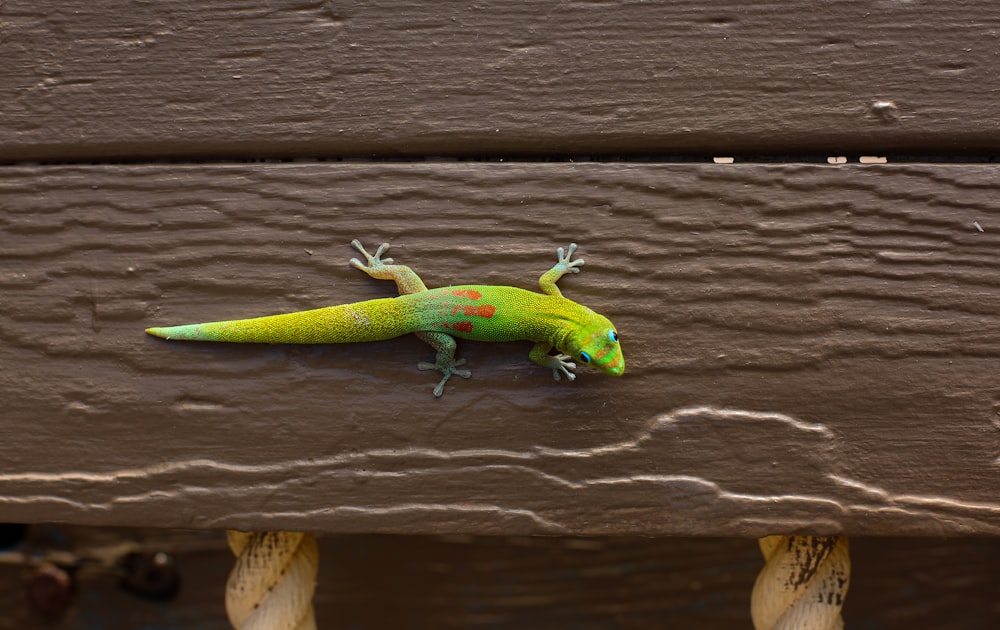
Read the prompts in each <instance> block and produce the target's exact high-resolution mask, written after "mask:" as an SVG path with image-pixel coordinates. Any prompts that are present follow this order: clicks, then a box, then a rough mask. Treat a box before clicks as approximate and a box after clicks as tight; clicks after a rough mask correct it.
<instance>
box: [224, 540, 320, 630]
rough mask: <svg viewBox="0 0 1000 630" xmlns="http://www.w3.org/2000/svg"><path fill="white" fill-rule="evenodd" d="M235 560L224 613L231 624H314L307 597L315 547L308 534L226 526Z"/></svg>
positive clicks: (309, 628)
mask: <svg viewBox="0 0 1000 630" xmlns="http://www.w3.org/2000/svg"><path fill="white" fill-rule="evenodd" d="M228 540H229V548H230V549H231V550H232V551H233V553H234V554H235V555H236V566H234V567H233V571H232V573H230V574H229V582H228V583H227V584H226V613H227V614H228V615H229V623H231V624H232V625H233V628H235V629H236V630H316V618H315V615H314V613H313V605H312V597H313V592H314V591H315V590H316V573H317V571H318V570H319V548H318V547H317V545H316V537H315V536H313V535H312V534H302V533H297V532H237V531H229V532H228Z"/></svg>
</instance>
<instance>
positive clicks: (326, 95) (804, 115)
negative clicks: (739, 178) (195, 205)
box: [0, 0, 1000, 161]
mask: <svg viewBox="0 0 1000 630" xmlns="http://www.w3.org/2000/svg"><path fill="white" fill-rule="evenodd" d="M998 22H1000V5H997V4H996V3H994V2H983V1H980V2H968V1H966V2H924V3H912V2H877V3H876V2H871V1H868V0H849V1H846V2H836V3H824V4H823V5H822V6H817V5H816V3H815V2H811V1H809V0H790V1H787V2H780V3H779V2H761V1H756V2H754V1H750V2H729V3H718V2H702V1H696V0H682V1H677V2H642V1H639V0H633V1H622V2H592V1H581V2H567V3H559V4H553V3H552V2H549V1H547V0H533V1H528V2H505V1H503V0H488V1H485V2H475V3H440V2H401V1H399V0H384V1H371V0H366V1H365V2H352V1H346V0H335V1H328V2H323V1H318V0H316V1H307V2H303V1H302V0H272V1H271V2H267V3H244V4H242V5H240V4H235V5H234V3H233V2H231V1H229V0H202V1H201V2H185V3H179V2H170V3H164V2H140V1H139V0H125V1H123V0H95V1H92V2H87V3H78V4H75V5H74V6H73V7H72V10H69V9H67V6H66V3H65V2H61V1H57V0H30V1H29V0H7V1H5V2H2V3H0V59H3V63H0V161H17V160H67V159H89V158H97V157H126V158H155V159H162V158H164V157H167V156H171V155H172V156H194V155H201V156H215V157H219V156H227V157H236V158H246V157H277V156H283V155H306V156H322V157H327V156H331V155H332V156H350V155H354V156H369V155H372V154H381V155H388V156H398V155H410V156H421V157H423V156H427V155H432V156H433V155H472V154H476V155H490V156H495V155H499V154H525V153H530V154H536V155H552V154H564V155H566V154H586V155H590V154H602V155H608V154H621V153H630V154H635V153H646V154H663V153H681V152H684V153H696V154H700V155H704V154H709V155H711V154H718V153H719V152H722V153H723V154H725V155H728V154H731V153H733V152H736V153H753V154H759V153H761V152H765V153H766V152H772V153H780V154H786V153H788V152H798V153H801V152H813V153H819V154H820V155H824V154H825V153H826V152H838V153H839V152H857V151H861V152H871V151H874V152H878V153H879V154H881V153H884V152H892V151H916V152H920V153H921V154H924V153H926V152H928V151H931V152H933V151H938V152H967V151H993V150H995V148H996V147H997V145H998V142H1000V129H998V127H997V125H996V124H995V121H996V120H997V119H1000V101H998V99H995V98H988V97H987V95H989V94H992V93H995V92H996V91H997V90H1000V75H998V73H997V72H996V61H995V59H996V56H997V54H998V53H1000V43H998V41H997V39H996V37H995V36H994V29H995V25H996V24H997V23H998Z"/></svg>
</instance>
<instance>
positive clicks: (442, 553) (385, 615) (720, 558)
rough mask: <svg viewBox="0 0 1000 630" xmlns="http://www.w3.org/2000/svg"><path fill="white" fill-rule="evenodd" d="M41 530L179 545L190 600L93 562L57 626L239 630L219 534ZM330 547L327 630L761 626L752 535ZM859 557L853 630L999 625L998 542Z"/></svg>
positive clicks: (11, 590)
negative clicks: (147, 589)
mask: <svg viewBox="0 0 1000 630" xmlns="http://www.w3.org/2000/svg"><path fill="white" fill-rule="evenodd" d="M32 538H33V540H32V543H31V544H30V546H28V547H26V548H24V549H23V550H22V552H23V553H30V554H32V556H33V557H37V556H40V555H42V554H44V553H45V552H46V551H48V550H51V549H52V548H53V547H55V548H58V549H66V548H68V550H69V551H70V552H72V553H76V554H80V555H83V556H87V557H92V556H94V555H98V556H99V557H101V558H108V557H109V556H110V557H113V553H114V551H116V550H121V549H126V548H131V547H138V548H140V549H142V550H144V551H146V552H148V553H157V552H166V553H169V554H171V556H172V557H173V558H174V559H175V562H176V566H177V567H178V569H179V571H180V574H181V591H180V594H179V596H178V598H177V599H176V600H173V601H172V602H171V603H170V605H163V604H161V603H157V602H150V601H146V600H143V599H139V598H137V597H135V596H133V595H130V594H129V593H126V592H123V591H122V590H121V588H120V587H119V581H120V574H119V572H117V571H113V570H110V569H107V568H103V567H101V566H100V565H97V563H87V564H84V565H83V568H82V569H81V570H80V571H79V572H77V577H78V580H79V586H78V596H77V603H76V605H75V606H74V607H73V608H71V609H70V610H69V611H68V612H67V613H66V615H65V617H64V618H63V619H62V623H61V625H59V626H57V627H60V628H66V629H67V630H68V629H70V628H92V627H94V626H97V625H99V626H100V627H101V628H105V629H106V630H118V629H123V630H124V629H128V630H132V629H133V628H141V627H150V628H179V627H184V628H191V627H197V628H206V629H208V628H219V629H220V630H222V629H228V628H230V626H229V625H228V623H227V622H226V615H225V610H224V608H223V598H222V585H223V584H225V581H226V578H227V576H228V572H229V570H230V569H231V568H232V564H233V561H232V555H231V554H230V553H229V550H228V549H227V548H226V545H225V541H224V540H223V538H222V537H221V536H215V537H212V536H210V535H209V534H207V533H206V532H201V533H192V532H179V531H167V532H137V531H133V530H116V531H111V532H109V531H107V530H105V529H103V528H101V529H98V530H96V531H94V530H88V529H87V528H77V527H72V528H65V527H63V528H54V527H44V528H36V533H35V534H34V535H33V537H32ZM319 542H320V575H319V584H318V587H317V590H316V597H315V605H316V615H317V619H318V621H319V623H320V627H323V628H358V629H364V628H403V627H406V628H415V627H419V628H513V627H517V628H539V629H549V628H568V627H572V628H580V629H591V628H592V629H595V630H598V629H600V630H603V629H606V628H619V627H627V628H663V627H677V628H705V629H715V628H722V629H729V628H737V627H742V628H749V627H751V622H750V612H749V603H748V602H749V593H750V590H751V589H752V587H753V583H754V579H755V577H756V573H757V571H759V570H760V567H761V564H762V560H761V555H760V552H759V551H758V549H757V544H756V542H754V541H752V540H745V539H744V540H740V539H688V538H655V539H648V538H639V539H636V538H628V537H602V538H564V537H531V538H527V537H521V538H503V537H466V536H462V537H459V536H450V537H447V538H436V537H425V536H377V535H363V536H328V537H323V538H321V539H320V541H319ZM109 552H111V553H109ZM8 555H11V554H8ZM851 556H852V562H853V571H852V576H851V588H850V592H849V594H848V597H847V600H846V605H845V609H844V619H845V621H846V627H848V628H859V627H860V628H881V629H884V630H891V629H894V628H907V629H908V628H913V627H927V628H935V629H942V630H979V629H982V630H986V629H992V628H996V627H997V624H998V622H1000V606H998V602H1000V580H998V578H997V576H996V566H997V563H998V562H1000V539H976V538H967V539H961V540H941V539H900V538H890V539H871V538H858V539H853V540H852V541H851ZM0 560H3V561H7V560H8V558H7V557H5V556H4V555H3V554H0ZM23 579H24V571H23V569H22V568H21V567H18V566H16V565H10V564H6V563H0V603H2V604H3V606H4V611H5V620H6V621H7V622H8V624H9V627H11V628H14V627H16V628H18V629H19V630H32V629H34V628H38V629H42V628H51V627H52V624H45V623H43V622H42V620H41V619H40V618H39V617H38V616H35V615H32V614H30V613H29V611H28V610H27V608H28V607H27V604H26V602H25V595H24V586H23V583H22V580H23ZM385 602H392V605H391V606H387V605H385Z"/></svg>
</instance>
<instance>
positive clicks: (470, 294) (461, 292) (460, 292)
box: [451, 289, 483, 300]
mask: <svg viewBox="0 0 1000 630" xmlns="http://www.w3.org/2000/svg"><path fill="white" fill-rule="evenodd" d="M451 294H452V295H457V296H458V297H467V298H469V299H470V300H478V299H479V298H481V297H483V294H482V293H480V292H479V291H476V290H475V289H455V290H454V291H452V292H451Z"/></svg>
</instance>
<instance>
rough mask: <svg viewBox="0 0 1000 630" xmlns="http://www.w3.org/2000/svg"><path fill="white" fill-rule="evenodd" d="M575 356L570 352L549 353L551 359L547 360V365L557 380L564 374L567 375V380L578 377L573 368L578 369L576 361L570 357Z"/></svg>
mask: <svg viewBox="0 0 1000 630" xmlns="http://www.w3.org/2000/svg"><path fill="white" fill-rule="evenodd" d="M572 358H573V357H571V356H569V355H568V354H552V355H549V360H548V361H547V362H546V365H545V367H547V368H550V369H551V370H552V378H554V379H555V380H557V381H558V380H560V379H561V378H562V376H561V375H560V372H561V373H562V375H565V376H566V380H570V381H572V380H573V379H575V378H576V374H573V372H572V370H575V369H576V363H573V362H572V361H570V360H569V359H572Z"/></svg>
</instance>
